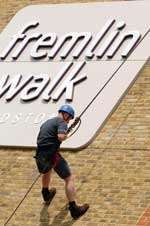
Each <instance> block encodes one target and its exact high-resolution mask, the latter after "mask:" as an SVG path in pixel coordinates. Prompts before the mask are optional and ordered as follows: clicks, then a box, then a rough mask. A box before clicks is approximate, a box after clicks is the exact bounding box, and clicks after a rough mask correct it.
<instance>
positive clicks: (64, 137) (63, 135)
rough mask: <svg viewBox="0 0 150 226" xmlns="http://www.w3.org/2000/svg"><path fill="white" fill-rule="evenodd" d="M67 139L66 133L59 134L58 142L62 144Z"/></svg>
mask: <svg viewBox="0 0 150 226" xmlns="http://www.w3.org/2000/svg"><path fill="white" fill-rule="evenodd" d="M66 139H67V134H64V133H59V134H58V140H60V141H61V142H62V141H64V140H66Z"/></svg>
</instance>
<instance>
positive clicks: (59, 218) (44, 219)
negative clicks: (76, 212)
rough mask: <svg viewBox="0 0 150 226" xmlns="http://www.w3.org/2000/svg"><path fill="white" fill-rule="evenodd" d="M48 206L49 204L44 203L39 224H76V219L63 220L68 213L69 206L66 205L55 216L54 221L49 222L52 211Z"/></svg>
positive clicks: (51, 225)
mask: <svg viewBox="0 0 150 226" xmlns="http://www.w3.org/2000/svg"><path fill="white" fill-rule="evenodd" d="M48 207H49V205H45V204H44V205H43V208H42V209H41V212H40V224H39V226H58V225H59V226H71V225H73V224H74V222H75V220H73V219H71V220H69V221H65V222H63V221H64V219H65V217H66V216H67V214H68V208H67V206H66V205H65V206H63V207H62V208H61V210H60V212H59V213H58V214H57V215H56V216H55V217H54V219H53V222H52V223H51V224H49V222H50V213H49V212H48Z"/></svg>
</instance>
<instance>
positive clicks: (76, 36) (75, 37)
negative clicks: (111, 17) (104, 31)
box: [48, 32, 92, 59]
mask: <svg viewBox="0 0 150 226" xmlns="http://www.w3.org/2000/svg"><path fill="white" fill-rule="evenodd" d="M91 37H92V35H91V33H78V32H72V33H68V34H66V35H63V36H62V37H61V38H60V39H59V40H58V42H57V43H56V45H55V46H54V48H53V49H52V50H51V51H50V53H49V54H48V57H49V58H52V59H53V58H54V57H55V56H56V54H57V53H58V51H59V50H60V49H61V48H62V46H63V45H64V44H65V42H67V41H68V42H69V44H68V46H67V47H66V48H65V50H64V51H63V52H62V54H61V55H60V56H61V58H66V57H67V56H68V54H69V53H70V52H71V50H72V49H73V47H74V46H75V45H76V44H77V42H78V41H79V40H80V39H83V40H82V43H81V45H80V46H79V47H78V50H77V52H75V53H74V56H75V57H78V56H79V55H80V53H81V52H82V51H83V49H84V48H85V47H86V45H87V44H88V42H89V41H90V39H91Z"/></svg>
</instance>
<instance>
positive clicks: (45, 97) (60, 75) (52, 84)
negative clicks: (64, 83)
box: [42, 62, 73, 101]
mask: <svg viewBox="0 0 150 226" xmlns="http://www.w3.org/2000/svg"><path fill="white" fill-rule="evenodd" d="M72 65H73V63H72V62H67V63H66V64H65V66H64V67H63V68H62V69H61V70H60V71H59V72H58V74H57V75H56V76H55V77H54V79H53V80H52V81H51V82H50V85H49V86H48V87H47V89H46V90H45V91H44V93H43V96H42V97H43V100H45V101H49V100H50V99H51V96H50V94H51V92H52V91H53V89H54V88H55V87H56V85H57V84H58V83H59V82H60V80H61V79H62V78H63V76H64V75H65V74H66V73H67V71H68V70H69V69H70V67H71V66H72Z"/></svg>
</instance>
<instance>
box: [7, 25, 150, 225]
mask: <svg viewBox="0 0 150 226" xmlns="http://www.w3.org/2000/svg"><path fill="white" fill-rule="evenodd" d="M149 32H150V28H149V29H148V30H147V32H146V33H145V34H144V36H143V37H142V38H141V39H140V41H139V42H137V44H136V45H135V47H134V48H133V49H132V50H131V52H130V53H129V55H128V56H127V57H126V58H125V59H124V60H123V61H122V63H121V64H120V65H119V67H118V68H117V69H116V70H115V71H114V73H113V74H112V75H111V77H110V78H109V80H108V81H107V82H106V83H105V84H104V86H103V87H102V88H101V89H100V90H99V91H98V93H97V94H96V95H95V96H94V97H93V99H92V100H91V101H90V102H89V104H88V105H87V106H86V107H85V109H84V110H83V111H82V112H81V113H80V115H79V116H78V117H76V118H75V121H74V122H73V124H72V125H71V126H70V127H69V128H68V134H69V133H70V132H71V131H72V130H73V128H74V127H75V126H76V125H77V124H78V123H79V126H80V125H81V117H82V115H83V114H84V113H85V112H86V111H87V109H88V108H89V107H90V106H91V104H92V103H93V102H94V100H95V99H96V98H97V97H98V95H99V94H100V93H101V92H102V90H103V89H104V88H105V87H106V85H107V84H108V83H109V82H110V80H111V79H112V78H113V77H114V76H115V74H116V73H117V72H118V71H119V70H120V68H121V67H122V66H123V65H124V63H125V62H126V61H127V59H128V58H129V56H130V55H131V54H132V52H133V51H134V50H135V49H136V48H137V47H138V45H139V44H140V43H141V42H142V41H143V40H144V38H145V37H146V36H147V35H148V33H149ZM79 126H78V127H77V129H76V130H75V131H74V132H73V133H72V134H71V135H70V136H69V137H71V136H72V135H73V134H74V133H75V132H76V131H77V130H78V128H79ZM40 176H41V174H39V175H38V176H37V177H36V178H35V180H34V181H33V183H32V184H31V186H30V187H29V189H28V190H27V192H26V194H25V195H24V197H23V198H22V200H21V201H20V202H19V204H18V205H17V207H16V208H15V209H14V211H13V212H12V214H11V215H10V216H9V218H8V219H7V220H6V222H5V223H4V226H6V225H7V224H8V223H9V221H10V220H11V219H12V217H13V216H14V214H15V213H16V211H17V209H18V208H19V207H20V205H21V204H22V203H23V201H24V200H25V198H26V197H27V195H28V194H29V192H30V191H31V189H32V188H33V186H34V184H35V183H36V182H37V181H38V179H39V178H40Z"/></svg>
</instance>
